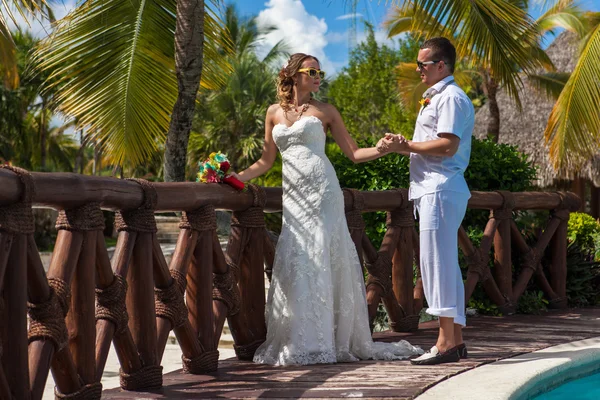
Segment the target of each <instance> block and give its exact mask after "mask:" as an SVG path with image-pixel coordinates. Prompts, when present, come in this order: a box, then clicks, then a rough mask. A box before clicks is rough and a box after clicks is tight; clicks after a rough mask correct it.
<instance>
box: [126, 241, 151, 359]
mask: <svg viewBox="0 0 600 400" xmlns="http://www.w3.org/2000/svg"><path fill="white" fill-rule="evenodd" d="M152 235H153V234H152V233H149V232H138V234H137V239H136V242H135V246H134V248H133V255H132V262H131V265H130V268H129V274H128V275H127V283H128V284H129V288H128V291H127V301H126V302H127V311H128V313H129V330H130V331H131V335H132V337H133V341H134V343H135V344H136V346H137V349H138V352H139V354H140V358H141V360H142V364H143V365H158V354H157V341H156V313H155V310H154V278H153V271H152Z"/></svg>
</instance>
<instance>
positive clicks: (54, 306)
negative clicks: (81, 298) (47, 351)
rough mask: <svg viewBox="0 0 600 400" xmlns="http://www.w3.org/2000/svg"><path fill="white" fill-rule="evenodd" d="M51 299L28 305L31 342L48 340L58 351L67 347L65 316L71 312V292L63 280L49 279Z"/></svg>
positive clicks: (28, 334)
mask: <svg viewBox="0 0 600 400" xmlns="http://www.w3.org/2000/svg"><path fill="white" fill-rule="evenodd" d="M48 285H49V286H50V297H49V298H48V299H47V300H46V301H45V302H43V303H38V304H34V303H29V302H28V303H27V311H28V314H29V318H30V322H29V330H28V332H27V337H28V340H29V342H32V341H35V340H39V339H46V340H50V341H51V342H52V343H53V344H54V348H55V350H56V351H58V350H60V349H62V348H63V347H65V346H66V345H67V342H68V339H69V337H68V333H67V325H66V324H65V316H66V315H67V312H68V310H69V304H70V297H71V295H70V290H69V287H68V286H67V283H66V282H65V281H63V280H61V279H57V278H50V279H48Z"/></svg>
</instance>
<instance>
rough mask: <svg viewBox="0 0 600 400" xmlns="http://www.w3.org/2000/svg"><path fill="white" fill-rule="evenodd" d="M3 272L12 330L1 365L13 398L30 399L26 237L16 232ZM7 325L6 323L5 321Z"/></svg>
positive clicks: (7, 334) (8, 332)
mask: <svg viewBox="0 0 600 400" xmlns="http://www.w3.org/2000/svg"><path fill="white" fill-rule="evenodd" d="M8 265H10V268H6V270H5V274H4V288H3V290H2V299H3V300H4V321H10V329H6V328H5V331H4V335H5V336H4V337H5V338H6V339H5V342H4V343H3V346H2V348H3V355H2V367H3V369H4V373H5V377H6V381H7V382H8V387H9V388H10V391H11V394H12V397H13V398H15V399H30V398H31V393H30V388H29V367H28V360H27V236H26V235H16V236H15V238H14V241H13V243H12V247H11V250H10V256H9V258H8ZM3 325H5V324H3Z"/></svg>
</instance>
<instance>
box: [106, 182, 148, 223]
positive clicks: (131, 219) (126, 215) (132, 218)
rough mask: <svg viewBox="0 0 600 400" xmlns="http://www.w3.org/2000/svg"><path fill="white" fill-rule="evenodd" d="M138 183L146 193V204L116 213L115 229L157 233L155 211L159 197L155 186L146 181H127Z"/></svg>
mask: <svg viewBox="0 0 600 400" xmlns="http://www.w3.org/2000/svg"><path fill="white" fill-rule="evenodd" d="M127 180H129V181H134V182H136V183H138V184H139V185H140V186H141V187H142V190H143V191H144V203H143V204H142V205H141V206H140V207H139V208H136V209H133V210H120V211H117V212H116V213H115V228H116V229H117V231H118V232H121V231H126V232H149V233H156V231H157V229H156V219H155V218H154V210H155V209H156V204H157V201H158V197H157V194H156V189H155V188H154V185H153V184H152V183H151V182H149V181H147V180H145V179H127Z"/></svg>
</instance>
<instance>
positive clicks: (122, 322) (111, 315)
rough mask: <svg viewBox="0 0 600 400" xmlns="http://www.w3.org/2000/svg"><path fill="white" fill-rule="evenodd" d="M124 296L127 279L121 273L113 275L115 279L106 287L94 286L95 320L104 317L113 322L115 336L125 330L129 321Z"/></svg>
mask: <svg viewBox="0 0 600 400" xmlns="http://www.w3.org/2000/svg"><path fill="white" fill-rule="evenodd" d="M126 296H127V281H126V280H125V278H124V277H122V276H121V275H115V279H113V281H112V283H111V284H110V286H108V287H107V288H105V289H99V288H96V320H99V319H105V320H108V321H111V322H112V323H113V324H115V335H117V336H118V335H120V334H122V333H124V332H125V330H126V329H127V323H128V322H129V315H128V314H127V306H126V304H125V298H126Z"/></svg>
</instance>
